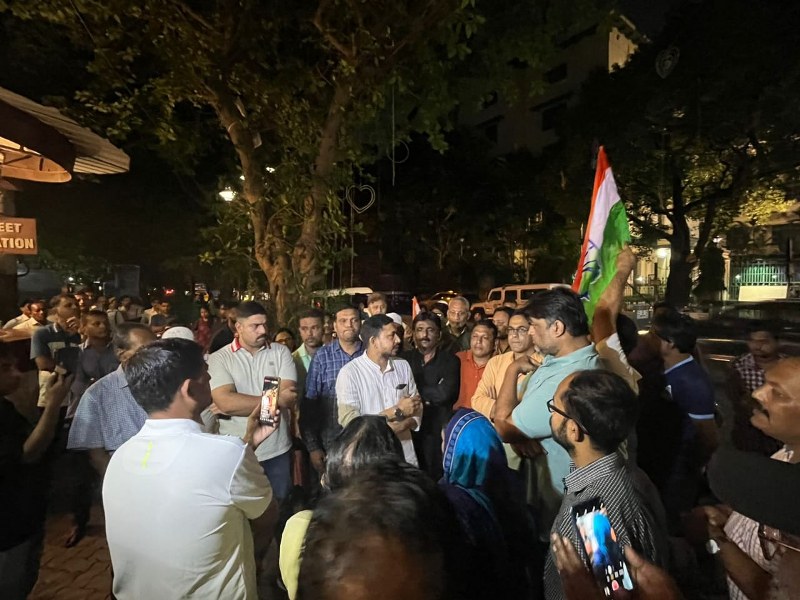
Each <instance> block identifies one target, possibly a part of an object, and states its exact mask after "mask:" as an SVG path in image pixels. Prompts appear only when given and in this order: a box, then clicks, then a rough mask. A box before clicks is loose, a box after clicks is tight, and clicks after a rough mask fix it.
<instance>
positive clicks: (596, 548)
mask: <svg viewBox="0 0 800 600" xmlns="http://www.w3.org/2000/svg"><path fill="white" fill-rule="evenodd" d="M572 518H573V521H574V523H575V529H576V531H577V532H578V535H579V536H580V539H581V543H582V544H583V548H584V550H585V551H586V556H587V557H588V558H589V565H588V566H589V569H590V570H591V571H592V574H593V575H594V577H595V580H596V581H597V583H598V585H599V586H600V589H601V590H602V591H603V594H604V595H605V597H606V598H627V597H630V591H631V590H633V580H632V579H631V576H630V573H629V570H628V565H627V564H626V562H625V555H624V554H623V552H622V546H621V545H620V543H619V540H618V538H617V533H616V531H614V527H613V526H612V525H611V521H609V519H608V512H607V511H606V507H605V506H604V505H603V502H602V501H601V500H600V499H599V498H592V499H591V500H588V501H586V502H582V503H580V504H576V505H575V506H573V507H572Z"/></svg>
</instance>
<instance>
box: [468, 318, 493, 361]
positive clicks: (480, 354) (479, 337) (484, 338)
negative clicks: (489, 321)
mask: <svg viewBox="0 0 800 600" xmlns="http://www.w3.org/2000/svg"><path fill="white" fill-rule="evenodd" d="M494 341H495V340H494V331H492V329H491V328H489V327H487V326H485V325H481V324H480V323H478V324H476V325H475V327H473V328H472V335H470V338H469V349H470V350H472V356H473V357H475V358H477V359H483V358H486V357H488V356H491V355H492V353H493V352H494Z"/></svg>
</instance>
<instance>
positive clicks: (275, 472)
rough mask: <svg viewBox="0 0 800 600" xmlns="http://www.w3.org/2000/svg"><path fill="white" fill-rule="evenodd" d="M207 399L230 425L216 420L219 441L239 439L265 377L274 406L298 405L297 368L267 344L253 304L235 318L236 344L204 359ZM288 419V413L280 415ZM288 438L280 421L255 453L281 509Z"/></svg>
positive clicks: (288, 478) (260, 313)
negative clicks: (273, 389) (275, 388)
mask: <svg viewBox="0 0 800 600" xmlns="http://www.w3.org/2000/svg"><path fill="white" fill-rule="evenodd" d="M208 372H209V373H210V375H211V396H212V398H213V399H214V404H216V406H217V408H218V409H219V410H220V411H221V412H222V413H223V414H224V415H228V416H230V418H229V419H225V418H221V419H220V420H219V432H220V433H221V434H223V435H238V436H242V435H244V431H245V427H246V425H247V416H248V415H249V414H250V413H251V412H253V409H254V408H255V407H256V406H259V405H260V404H261V391H262V389H263V387H264V377H266V376H271V377H280V378H281V385H280V395H279V399H278V404H279V405H280V407H281V409H292V408H294V405H295V402H296V401H297V389H296V387H297V386H296V383H297V368H296V367H295V364H294V359H293V358H292V353H291V352H289V349H288V348H287V347H286V346H284V345H283V344H270V343H269V327H268V325H267V311H266V310H264V307H263V306H261V305H260V304H259V303H258V302H243V303H242V304H240V305H239V307H238V308H237V312H236V338H235V339H234V340H233V343H231V344H228V345H227V346H225V347H224V348H221V349H220V350H217V351H216V352H214V353H213V354H212V355H211V356H209V358H208ZM284 413H285V414H288V410H284ZM291 448H292V440H291V432H290V431H289V419H288V418H285V419H281V424H280V428H279V430H278V432H277V433H276V434H275V435H273V436H271V437H270V438H269V439H268V440H267V441H266V442H264V443H263V444H262V445H261V446H259V447H258V449H257V450H256V457H257V458H258V460H259V462H260V463H261V466H262V468H263V469H264V473H265V474H266V476H267V478H268V479H269V482H270V484H271V485H272V491H273V493H274V494H275V499H276V500H277V501H278V503H279V504H280V503H281V501H282V500H283V499H284V498H286V497H287V496H288V495H289V491H290V490H291V486H292V471H291Z"/></svg>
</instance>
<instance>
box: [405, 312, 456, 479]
mask: <svg viewBox="0 0 800 600" xmlns="http://www.w3.org/2000/svg"><path fill="white" fill-rule="evenodd" d="M411 326H412V331H413V336H414V346H415V348H414V349H413V350H411V351H409V352H406V353H404V354H403V355H402V356H403V358H405V359H406V360H407V361H408V363H409V364H410V365H411V372H412V373H413V374H414V381H415V382H416V384H417V390H418V391H419V394H420V396H421V398H422V402H423V412H422V426H421V427H420V430H419V431H418V432H415V433H414V434H413V436H412V437H413V439H414V449H415V451H416V453H417V458H418V459H419V463H420V468H421V469H422V470H423V471H425V472H427V473H428V474H429V475H430V476H431V477H433V479H434V480H436V481H438V480H439V479H440V478H441V476H442V429H443V428H444V426H445V425H446V424H447V422H448V421H449V420H450V417H451V416H452V414H453V404H455V402H456V400H458V390H459V385H460V380H461V362H460V361H459V359H458V357H457V356H456V355H454V354H451V353H450V352H444V351H443V350H442V349H441V348H440V346H439V342H440V341H441V336H442V324H441V321H439V317H437V316H436V315H434V314H433V313H430V312H421V313H419V314H418V315H417V316H416V317H415V318H414V321H413V323H412V325H411Z"/></svg>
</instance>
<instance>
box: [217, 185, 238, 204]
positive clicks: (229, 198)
mask: <svg viewBox="0 0 800 600" xmlns="http://www.w3.org/2000/svg"><path fill="white" fill-rule="evenodd" d="M219 197H220V198H222V199H223V200H225V202H233V199H234V198H236V192H234V191H233V190H232V189H231V186H229V185H226V186H225V189H224V190H222V191H221V192H220V193H219Z"/></svg>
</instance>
